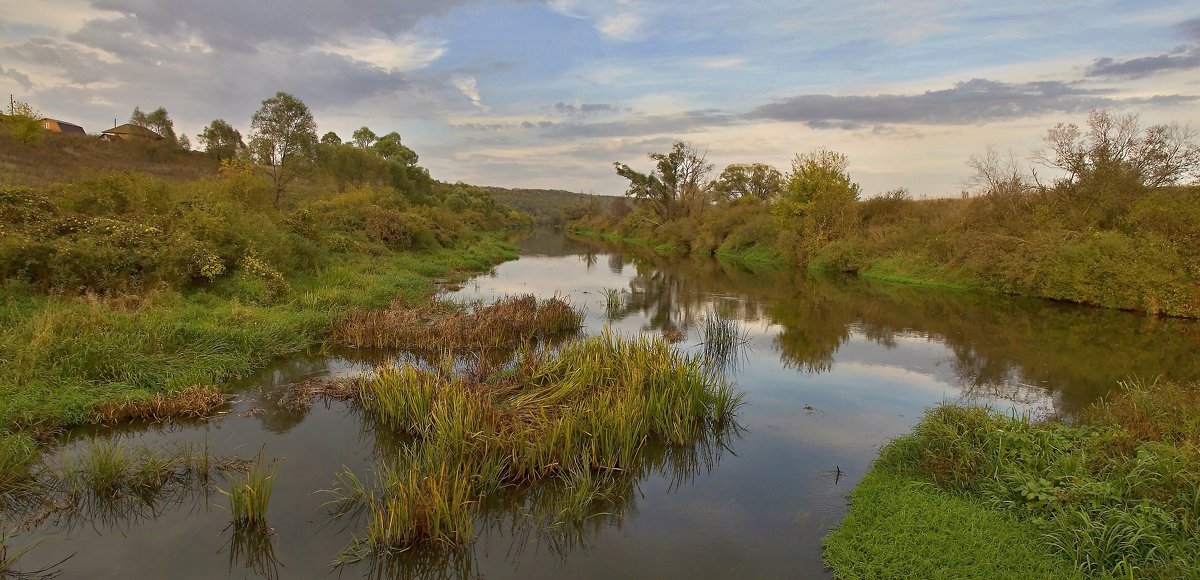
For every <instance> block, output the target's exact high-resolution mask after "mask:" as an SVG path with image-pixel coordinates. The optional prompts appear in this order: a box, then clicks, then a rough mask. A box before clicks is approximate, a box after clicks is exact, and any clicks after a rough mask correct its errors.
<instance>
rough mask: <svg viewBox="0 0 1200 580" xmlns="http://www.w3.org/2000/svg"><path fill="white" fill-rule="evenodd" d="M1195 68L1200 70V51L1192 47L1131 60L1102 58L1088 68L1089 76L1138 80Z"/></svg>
mask: <svg viewBox="0 0 1200 580" xmlns="http://www.w3.org/2000/svg"><path fill="white" fill-rule="evenodd" d="M1194 68H1200V51H1197V50H1196V49H1195V48H1194V47H1191V48H1186V49H1183V50H1180V51H1177V52H1175V53H1168V54H1160V55H1156V56H1145V57H1141V58H1131V59H1129V60H1114V59H1111V58H1101V59H1098V60H1096V62H1094V63H1092V66H1090V67H1088V69H1087V76H1090V77H1119V78H1126V79H1137V78H1142V77H1147V76H1150V75H1152V74H1155V73H1159V72H1164V71H1171V70H1189V69H1194Z"/></svg>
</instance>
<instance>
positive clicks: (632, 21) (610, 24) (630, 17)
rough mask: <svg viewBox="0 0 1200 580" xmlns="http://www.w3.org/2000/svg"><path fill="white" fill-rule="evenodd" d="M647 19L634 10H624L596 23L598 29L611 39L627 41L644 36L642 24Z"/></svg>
mask: <svg viewBox="0 0 1200 580" xmlns="http://www.w3.org/2000/svg"><path fill="white" fill-rule="evenodd" d="M643 23H645V19H644V18H642V16H641V15H639V14H635V13H633V12H622V13H620V14H614V15H612V16H606V17H604V18H603V19H601V20H600V22H599V23H597V24H596V30H599V31H600V34H602V35H604V37H605V38H608V39H609V40H616V41H621V42H627V41H631V40H638V39H639V38H641V36H642V24H643Z"/></svg>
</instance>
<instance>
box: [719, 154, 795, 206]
mask: <svg viewBox="0 0 1200 580" xmlns="http://www.w3.org/2000/svg"><path fill="white" fill-rule="evenodd" d="M782 190H783V174H782V173H780V172H779V170H778V169H775V168H774V167H771V166H770V165H766V164H764V163H755V164H752V165H743V164H736V163H735V164H733V165H730V166H728V167H726V168H725V170H724V171H722V172H721V176H720V177H718V178H717V181H716V182H715V183H713V193H714V194H715V195H716V197H717V199H724V200H733V199H741V198H749V199H757V200H759V201H769V200H772V199H775V198H777V197H779V195H780V193H781V192H782Z"/></svg>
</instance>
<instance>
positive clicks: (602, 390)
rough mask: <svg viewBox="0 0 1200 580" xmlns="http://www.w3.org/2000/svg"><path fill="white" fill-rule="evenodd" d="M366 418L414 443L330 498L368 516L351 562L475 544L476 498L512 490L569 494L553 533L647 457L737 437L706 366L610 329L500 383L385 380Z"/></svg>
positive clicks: (365, 398) (531, 360)
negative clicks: (662, 447)
mask: <svg viewBox="0 0 1200 580" xmlns="http://www.w3.org/2000/svg"><path fill="white" fill-rule="evenodd" d="M358 389H359V399H360V401H361V404H362V407H363V408H364V410H365V411H366V412H367V414H368V415H369V416H372V417H376V418H377V419H378V420H379V421H380V423H381V424H383V425H386V426H387V427H388V428H390V429H392V430H394V431H396V432H399V433H403V434H405V435H407V436H410V437H412V438H413V440H412V442H411V443H410V444H408V445H406V446H405V447H404V448H403V449H402V451H401V453H400V454H399V457H398V459H397V460H395V461H393V462H387V463H385V464H384V465H383V466H382V467H381V468H379V469H378V470H377V475H378V480H379V481H378V482H377V484H378V486H379V487H380V489H378V490H375V491H366V490H365V486H364V485H363V483H362V482H361V481H359V480H358V478H356V477H353V476H342V477H341V478H340V480H339V485H337V486H335V503H336V504H338V505H339V506H340V507H339V508H338V509H337V510H336V511H340V512H348V511H352V510H351V509H350V506H354V505H365V508H364V509H365V512H366V513H367V514H368V516H367V518H368V524H367V531H366V535H365V536H364V537H363V538H360V539H359V540H358V542H357V546H356V547H355V548H354V549H353V550H352V552H353V553H356V554H360V555H362V554H371V553H386V552H389V551H395V550H404V549H406V548H409V547H412V546H417V545H431V544H433V545H442V546H461V545H464V544H466V543H468V542H470V541H471V539H473V537H474V532H473V524H472V522H473V521H474V519H475V518H476V517H477V516H478V511H477V505H478V502H480V501H481V500H482V498H484V497H486V496H488V495H490V494H494V493H495V492H497V491H498V490H500V489H503V488H506V487H510V486H522V485H526V484H531V483H535V482H540V481H545V480H555V481H565V482H566V488H567V489H569V490H571V491H570V492H569V493H567V494H566V495H565V496H564V497H565V498H566V499H565V500H564V502H563V503H562V504H561V505H562V507H561V508H559V509H556V510H555V511H556V512H557V513H558V514H559V515H558V516H556V518H554V519H555V521H558V522H560V523H561V522H564V521H567V520H575V519H577V518H578V517H582V516H583V514H584V513H585V512H586V511H587V508H588V507H589V506H591V505H594V504H596V503H597V502H603V501H604V500H605V498H608V497H610V496H612V494H613V490H614V489H616V488H615V487H614V483H613V482H614V479H613V478H620V477H625V476H628V475H632V474H634V473H637V472H638V470H639V469H641V468H642V466H643V464H644V461H643V459H644V453H643V452H644V450H645V448H646V446H647V444H649V443H651V442H654V443H656V444H666V445H668V446H676V447H681V448H683V447H691V446H693V445H696V444H697V442H698V441H700V440H707V439H713V438H719V437H721V435H720V434H721V433H723V432H725V431H727V430H730V429H732V428H734V422H733V416H734V414H735V412H736V410H737V408H738V406H739V405H740V403H741V397H742V395H741V394H740V393H737V392H735V391H734V390H733V388H732V387H731V386H730V385H729V384H728V383H726V382H725V381H723V380H722V379H720V378H719V376H718V375H717V374H716V373H714V372H712V371H711V370H710V369H709V368H708V367H707V366H706V365H705V364H704V361H703V360H702V359H700V358H698V357H691V356H688V355H685V354H682V353H680V352H678V351H676V350H674V349H673V348H672V347H671V346H670V344H669V343H667V342H665V341H663V340H661V339H656V338H650V337H646V336H641V337H636V338H628V337H623V336H620V335H617V334H614V333H612V332H611V331H609V330H608V329H605V330H604V331H603V332H601V333H600V334H599V335H597V336H593V337H588V338H583V339H577V340H574V341H570V342H567V343H565V344H562V345H560V346H559V347H557V348H556V349H554V350H549V349H534V348H526V349H525V350H523V351H522V352H521V353H520V354H519V355H518V357H517V358H516V360H514V361H513V362H512V363H510V364H509V365H508V366H507V367H506V368H505V369H504V370H503V372H495V371H489V370H488V369H475V370H474V372H473V373H466V372H464V371H459V370H456V369H455V368H454V365H453V363H452V359H449V358H448V359H447V362H446V363H444V364H442V365H440V366H438V367H436V368H430V369H420V368H416V367H413V366H408V365H406V366H399V367H389V368H382V369H379V371H378V372H377V373H375V374H374V375H373V376H371V377H368V378H363V379H360V380H359V382H358Z"/></svg>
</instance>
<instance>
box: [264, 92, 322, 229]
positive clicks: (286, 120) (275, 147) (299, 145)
mask: <svg viewBox="0 0 1200 580" xmlns="http://www.w3.org/2000/svg"><path fill="white" fill-rule="evenodd" d="M316 147H317V123H316V122H315V121H313V116H312V113H311V112H310V111H309V110H308V106H307V105H305V104H304V103H303V102H301V101H300V99H297V98H296V97H293V96H292V95H289V94H287V93H285V92H282V91H281V92H278V93H275V96H274V97H271V98H269V99H266V100H264V101H263V102H262V108H260V109H259V110H258V111H257V112H255V113H254V116H252V117H251V118H250V149H251V151H252V152H253V153H254V157H255V159H256V160H257V161H258V162H259V163H261V164H263V165H266V166H267V167H266V172H267V174H268V175H269V176H270V177H271V180H272V181H273V182H274V183H275V202H274V203H275V207H279V202H280V201H281V200H282V199H283V193H284V189H285V188H286V186H287V184H288V182H290V181H291V180H292V179H293V178H295V175H296V171H297V170H298V169H299V168H300V167H303V166H304V165H307V164H310V163H312V161H313V159H314V157H315V155H316Z"/></svg>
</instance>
